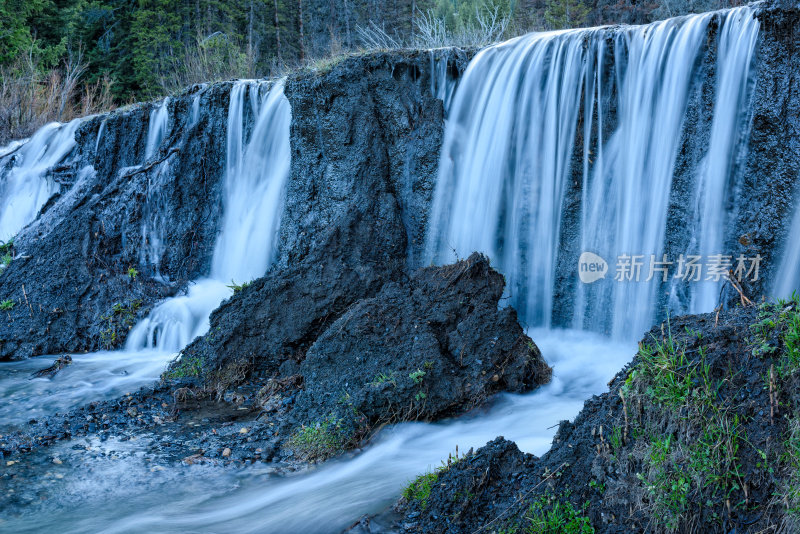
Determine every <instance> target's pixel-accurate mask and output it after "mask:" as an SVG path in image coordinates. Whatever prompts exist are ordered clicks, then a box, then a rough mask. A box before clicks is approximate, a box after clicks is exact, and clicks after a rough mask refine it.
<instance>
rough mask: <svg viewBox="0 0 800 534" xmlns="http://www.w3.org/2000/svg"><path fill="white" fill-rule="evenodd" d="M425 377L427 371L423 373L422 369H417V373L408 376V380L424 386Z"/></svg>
mask: <svg viewBox="0 0 800 534" xmlns="http://www.w3.org/2000/svg"><path fill="white" fill-rule="evenodd" d="M424 376H425V371H423V370H422V369H417V370H416V371H414V372H413V373H411V374H410V375H408V378H410V379H411V380H413V381H414V383H415V384H422V379H423V377H424Z"/></svg>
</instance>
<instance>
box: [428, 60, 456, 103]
mask: <svg viewBox="0 0 800 534" xmlns="http://www.w3.org/2000/svg"><path fill="white" fill-rule="evenodd" d="M428 54H429V55H430V58H431V94H432V95H433V96H435V97H436V98H438V99H439V100H441V101H442V104H443V105H444V113H445V116H446V115H447V112H448V111H449V109H450V103H451V102H452V101H453V93H454V92H455V89H456V82H455V80H453V78H452V77H451V76H449V75H448V73H447V60H448V59H449V56H450V54H449V52H448V51H447V50H441V49H433V50H429V51H428Z"/></svg>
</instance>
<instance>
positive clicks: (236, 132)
mask: <svg viewBox="0 0 800 534" xmlns="http://www.w3.org/2000/svg"><path fill="white" fill-rule="evenodd" d="M263 87H265V86H264V85H263V84H258V83H256V82H245V81H242V82H237V83H236V84H235V85H234V87H233V89H232V90H231V103H230V109H229V112H228V138H227V162H226V168H225V177H224V186H223V187H224V192H223V195H224V198H223V206H224V208H223V209H224V215H223V220H222V230H221V232H220V234H219V237H218V238H217V242H216V245H215V248H214V256H213V260H212V268H211V273H210V275H209V277H208V278H204V279H201V280H197V281H195V282H194V283H193V284H192V285H191V286H190V287H189V291H188V293H187V294H186V295H181V296H178V297H175V298H171V299H168V300H167V301H165V302H163V303H161V304H159V305H158V306H157V307H156V308H155V309H154V310H153V311H152V312H151V313H150V315H149V316H148V317H147V318H145V319H144V320H142V321H141V322H140V323H139V324H137V325H136V326H135V327H134V329H133V330H132V331H131V333H130V335H129V336H128V341H127V343H126V345H125V348H126V350H128V351H138V350H142V349H145V348H155V349H158V350H159V351H162V352H177V351H179V350H180V349H181V348H183V347H184V346H186V345H187V344H188V343H189V342H190V341H191V340H192V339H193V338H194V337H196V336H198V335H202V334H203V333H205V332H206V330H207V329H208V317H209V315H210V313H211V311H212V310H213V309H214V308H216V307H217V306H218V305H219V303H220V302H221V301H222V300H224V299H225V298H226V297H228V296H230V295H231V293H232V290H231V288H230V287H229V284H232V282H236V283H242V282H246V281H249V280H252V279H253V278H256V277H258V276H261V275H263V274H264V273H265V272H266V270H267V267H268V266H269V264H270V263H271V262H272V259H273V256H274V251H275V246H276V243H275V240H276V237H277V232H278V225H279V223H280V213H281V206H282V200H283V191H284V186H285V184H286V179H287V177H288V175H289V164H290V158H291V155H290V150H289V122H290V119H291V108H290V106H289V102H288V101H287V100H286V97H285V96H284V95H283V81H280V82H277V83H275V84H274V85H273V86H272V88H271V89H270V90H269V91H267V92H266V93H265V94H263V95H261V94H260V89H261V88H263ZM248 98H249V99H250V102H251V105H252V106H253V109H254V112H255V115H256V117H257V118H256V121H255V125H254V127H253V131H252V134H251V135H250V140H249V142H247V143H246V142H245V124H244V105H245V103H246V102H247V100H248Z"/></svg>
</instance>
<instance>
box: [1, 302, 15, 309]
mask: <svg viewBox="0 0 800 534" xmlns="http://www.w3.org/2000/svg"><path fill="white" fill-rule="evenodd" d="M13 308H14V301H13V300H11V299H6V300H4V301H3V302H0V310H2V311H10V310H12V309H13Z"/></svg>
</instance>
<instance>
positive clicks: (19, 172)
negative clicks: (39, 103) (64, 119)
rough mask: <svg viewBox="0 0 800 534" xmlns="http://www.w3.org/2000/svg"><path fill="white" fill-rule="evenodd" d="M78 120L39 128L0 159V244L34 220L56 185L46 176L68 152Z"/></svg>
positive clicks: (10, 148) (55, 190)
mask: <svg viewBox="0 0 800 534" xmlns="http://www.w3.org/2000/svg"><path fill="white" fill-rule="evenodd" d="M80 123H81V119H75V120H73V121H71V122H69V123H68V124H59V123H55V122H54V123H52V124H48V125H47V126H43V127H42V128H41V129H39V131H37V132H36V134H34V136H33V137H32V138H31V139H30V140H28V141H25V142H23V143H19V142H17V143H14V145H12V146H10V147H9V148H8V149H7V150H4V152H5V154H4V155H3V156H2V159H0V207H2V211H0V242H5V241H7V240H9V239H11V238H12V237H14V236H15V235H16V234H17V232H19V231H20V230H22V228H23V227H25V225H27V224H28V223H30V222H31V221H33V220H34V219H35V218H36V215H37V214H38V213H39V210H40V209H41V208H42V206H44V204H45V202H47V200H48V199H49V198H50V197H52V196H53V195H54V194H56V193H57V192H58V190H59V185H58V184H57V183H55V182H54V181H53V180H52V179H50V178H48V176H47V173H48V171H50V170H51V169H52V168H53V167H54V166H55V165H56V164H58V163H61V162H62V161H63V160H64V158H65V157H66V156H67V155H69V153H70V152H72V149H73V148H74V147H75V131H76V130H77V129H78V126H79V125H80Z"/></svg>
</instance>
